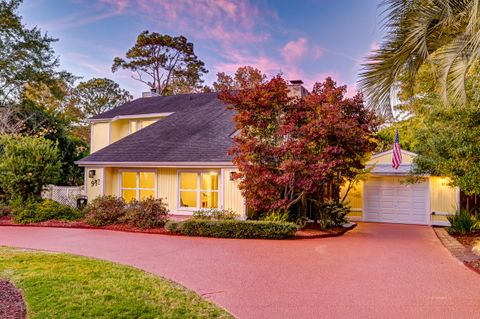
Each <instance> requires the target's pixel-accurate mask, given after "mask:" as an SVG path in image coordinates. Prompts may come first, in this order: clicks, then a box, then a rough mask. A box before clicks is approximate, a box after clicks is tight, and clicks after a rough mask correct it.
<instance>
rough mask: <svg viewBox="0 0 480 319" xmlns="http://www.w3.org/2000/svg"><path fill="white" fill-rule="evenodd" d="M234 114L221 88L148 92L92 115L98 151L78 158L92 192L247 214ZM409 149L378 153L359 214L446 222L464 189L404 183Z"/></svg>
mask: <svg viewBox="0 0 480 319" xmlns="http://www.w3.org/2000/svg"><path fill="white" fill-rule="evenodd" d="M295 85H301V83H300V84H299V83H296V84H295ZM300 92H303V91H302V90H300ZM233 116H234V111H233V110H229V109H226V108H225V105H224V104H223V103H222V102H221V101H220V100H218V98H217V94H216V93H204V94H183V95H176V96H165V97H161V96H157V97H145V98H140V99H137V100H134V101H132V102H129V103H126V104H124V105H122V106H120V107H117V108H115V109H113V110H110V111H108V112H105V113H103V114H100V115H97V116H95V117H93V118H91V119H90V122H91V132H92V133H91V134H92V135H91V154H90V155H89V156H88V157H86V158H84V159H82V160H80V161H78V162H77V163H78V164H79V165H80V166H83V167H85V185H86V193H87V197H88V200H89V201H91V200H92V199H94V198H95V197H97V196H101V195H115V196H118V197H123V198H124V199H125V200H126V201H129V200H131V199H142V198H146V197H149V196H154V197H156V198H162V199H163V200H164V201H165V202H166V203H167V204H168V208H169V210H170V212H171V213H174V214H184V215H189V214H192V212H193V211H195V210H198V209H204V208H224V209H232V210H234V211H236V212H237V213H239V214H240V215H242V216H244V217H245V216H246V208H245V202H244V199H243V197H242V194H241V192H240V190H239V188H238V181H234V180H233V179H232V173H234V172H235V171H236V167H235V166H234V165H233V163H232V159H231V157H230V156H229V155H228V149H229V148H230V147H231V146H232V143H233V141H232V136H234V134H235V132H236V128H235V124H234V122H233ZM402 154H403V163H402V165H401V166H400V168H399V169H397V170H394V169H393V168H392V166H391V157H392V154H391V152H385V153H380V154H376V155H374V156H373V157H372V159H371V161H370V163H369V165H374V168H373V170H372V172H371V176H370V177H369V178H368V179H367V180H366V181H364V182H360V183H359V184H358V185H356V187H355V188H354V189H352V190H351V191H350V192H349V194H348V196H347V201H348V202H349V203H350V206H351V207H352V211H351V213H350V218H351V219H354V220H361V221H373V222H391V223H412V224H445V223H446V218H445V215H447V214H452V213H455V212H456V210H457V208H458V202H459V192H458V190H457V189H454V188H451V187H449V186H448V180H446V179H444V178H441V177H434V176H426V177H425V178H424V179H423V180H422V181H420V182H419V183H416V184H405V183H404V181H405V178H406V176H407V175H408V172H409V171H410V168H411V164H412V160H413V158H414V156H415V154H413V153H410V152H405V151H403V152H402Z"/></svg>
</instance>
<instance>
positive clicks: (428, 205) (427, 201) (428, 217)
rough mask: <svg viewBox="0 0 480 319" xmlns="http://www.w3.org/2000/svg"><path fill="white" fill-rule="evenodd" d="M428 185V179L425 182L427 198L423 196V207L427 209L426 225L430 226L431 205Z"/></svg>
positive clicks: (429, 180)
mask: <svg viewBox="0 0 480 319" xmlns="http://www.w3.org/2000/svg"><path fill="white" fill-rule="evenodd" d="M430 183H431V179H430V178H429V179H428V181H427V196H425V201H426V203H425V207H426V208H427V212H426V214H427V218H426V219H427V225H432V215H431V210H430V208H431V203H430Z"/></svg>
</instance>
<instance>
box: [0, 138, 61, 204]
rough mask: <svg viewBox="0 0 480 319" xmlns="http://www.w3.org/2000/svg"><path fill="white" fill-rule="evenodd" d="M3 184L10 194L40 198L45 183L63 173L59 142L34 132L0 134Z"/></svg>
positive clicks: (1, 181) (24, 197)
mask: <svg viewBox="0 0 480 319" xmlns="http://www.w3.org/2000/svg"><path fill="white" fill-rule="evenodd" d="M0 148H1V152H0V188H1V189H2V191H3V192H5V194H6V195H7V197H8V198H10V199H14V198H19V199H20V200H22V201H27V200H36V201H41V196H40V195H41V193H42V189H43V187H44V186H45V185H47V184H50V183H55V181H56V180H57V179H58V178H59V176H60V171H61V170H60V167H61V161H60V159H59V157H60V153H59V150H58V148H57V147H56V145H55V144H54V143H53V142H51V141H49V140H46V139H44V138H40V137H32V136H11V135H3V136H1V137H0Z"/></svg>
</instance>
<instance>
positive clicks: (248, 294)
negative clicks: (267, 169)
mask: <svg viewBox="0 0 480 319" xmlns="http://www.w3.org/2000/svg"><path fill="white" fill-rule="evenodd" d="M0 245H7V246H17V247H26V248H35V249H46V250H53V251H63V252H69V253H73V254H79V255H85V256H91V257H97V258H102V259H108V260H112V261H116V262H120V263H123V264H129V265H133V266H135V267H138V268H142V269H144V270H146V271H149V272H152V273H155V274H158V275H161V276H164V277H167V278H170V279H172V280H174V281H177V282H179V283H181V284H183V285H185V286H187V287H190V288H192V289H194V290H196V291H197V292H199V293H200V294H202V295H203V296H205V297H206V298H209V299H210V300H212V301H213V302H215V303H217V304H219V305H221V306H223V307H225V308H226V309H228V310H229V311H230V312H231V313H232V314H234V315H236V316H238V317H239V318H297V319H299V318H409V319H412V318H455V319H461V318H480V275H478V274H476V273H474V272H472V271H471V270H469V269H467V268H466V267H464V266H463V265H462V264H461V263H460V262H458V261H457V260H456V259H454V258H453V257H452V256H451V255H450V253H449V252H448V251H447V250H446V249H445V248H444V247H443V246H442V245H441V244H440V242H439V241H438V239H437V238H436V236H435V234H434V232H433V231H432V229H431V228H429V227H425V226H406V225H388V224H361V225H359V227H357V229H355V230H354V231H352V232H350V233H348V234H347V235H345V236H343V237H338V238H328V239H313V240H296V241H268V240H232V239H209V238H186V237H173V236H161V235H147V234H131V233H121V232H113V231H103V230H80V229H55V228H21V227H0Z"/></svg>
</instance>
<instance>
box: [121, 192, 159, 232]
mask: <svg viewBox="0 0 480 319" xmlns="http://www.w3.org/2000/svg"><path fill="white" fill-rule="evenodd" d="M167 219H168V209H167V204H166V203H164V202H162V200H161V199H154V198H152V197H150V198H147V199H145V200H142V201H136V200H134V201H132V202H130V203H129V204H128V205H127V208H126V210H125V216H123V217H122V218H121V222H123V223H125V224H128V225H131V226H135V227H140V228H153V227H162V226H163V225H165V223H166V222H167Z"/></svg>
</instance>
